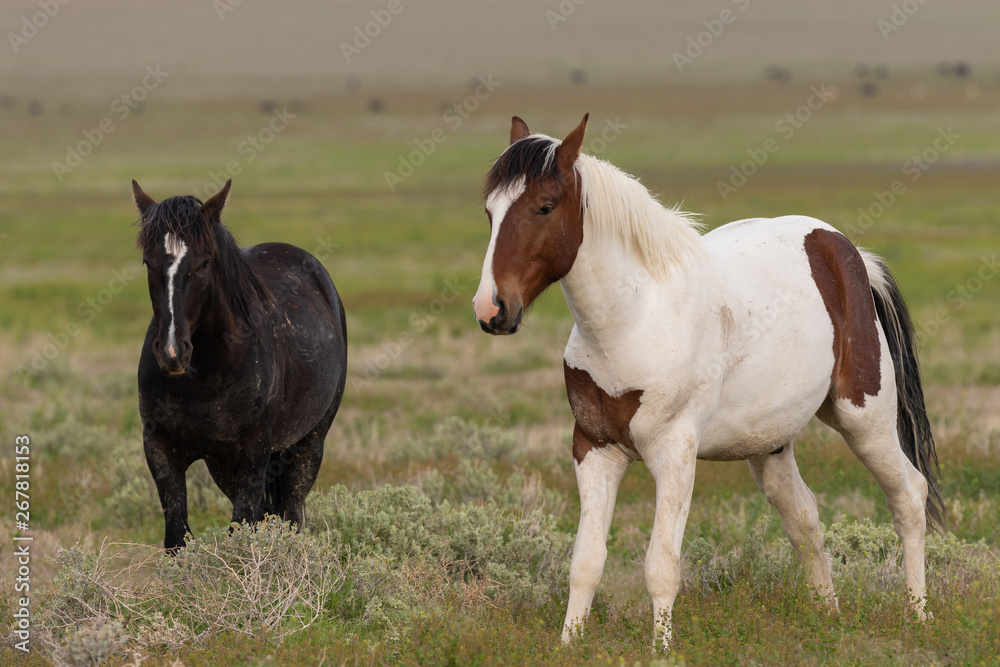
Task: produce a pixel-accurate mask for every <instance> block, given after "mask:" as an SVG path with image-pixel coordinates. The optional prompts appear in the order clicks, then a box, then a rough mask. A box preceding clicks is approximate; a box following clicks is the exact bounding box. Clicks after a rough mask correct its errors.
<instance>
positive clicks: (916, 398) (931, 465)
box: [863, 253, 947, 528]
mask: <svg viewBox="0 0 1000 667" xmlns="http://www.w3.org/2000/svg"><path fill="white" fill-rule="evenodd" d="M863 256H864V258H865V263H866V264H867V265H868V276H869V280H870V282H871V285H872V296H873V297H874V298H875V312H876V313H878V319H879V321H880V322H881V323H882V329H883V330H884V331H885V337H886V340H887V341H888V343H889V354H890V356H891V357H892V365H893V367H894V368H895V369H896V394H897V410H896V412H897V427H896V428H897V430H898V432H899V443H900V445H901V446H902V448H903V452H904V453H905V454H906V456H907V458H908V459H910V462H911V463H913V465H914V466H915V467H916V469H917V470H919V471H920V472H921V474H923V476H924V478H925V479H926V480H927V516H928V517H930V519H931V520H932V521H933V522H934V523H935V524H937V525H938V526H940V527H942V528H943V527H944V526H945V521H946V519H947V516H946V510H945V507H944V500H943V499H942V498H941V489H940V488H939V486H938V478H939V477H940V475H941V470H940V468H939V466H938V457H937V450H936V449H935V447H934V435H933V434H932V433H931V425H930V422H929V421H928V420H927V407H926V406H925V405H924V390H923V387H922V386H921V384H920V367H919V365H918V363H917V352H916V346H915V338H916V336H915V334H914V330H913V322H912V321H911V320H910V313H909V311H908V310H907V309H906V304H905V303H904V302H903V295H902V293H901V292H900V291H899V285H898V284H897V283H896V279H895V278H894V277H893V275H892V272H891V271H889V267H887V266H886V265H885V263H884V262H883V261H882V260H881V259H880V258H878V257H876V256H875V255H872V254H869V253H863Z"/></svg>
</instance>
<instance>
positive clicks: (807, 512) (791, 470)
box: [747, 443, 837, 610]
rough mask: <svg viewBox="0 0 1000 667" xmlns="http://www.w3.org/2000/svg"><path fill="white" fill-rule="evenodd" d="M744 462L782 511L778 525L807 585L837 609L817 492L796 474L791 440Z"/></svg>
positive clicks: (768, 498)
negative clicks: (824, 545)
mask: <svg viewBox="0 0 1000 667" xmlns="http://www.w3.org/2000/svg"><path fill="white" fill-rule="evenodd" d="M747 463H748V464H750V472H751V474H753V478H754V481H756V482H757V486H758V487H759V488H760V490H761V491H762V492H763V493H764V496H765V497H766V498H767V501H768V502H769V503H771V504H772V505H774V507H775V509H777V510H778V514H780V515H781V525H782V526H783V527H784V529H785V535H787V536H788V541H789V542H791V543H792V546H793V547H795V550H796V551H798V553H799V557H800V558H801V559H802V566H803V567H804V568H805V569H806V572H807V573H808V577H809V585H810V586H811V587H812V588H813V590H814V591H815V592H816V595H817V596H820V597H821V598H823V599H824V600H825V601H826V603H827V604H828V605H829V606H830V608H831V609H833V610H836V609H837V596H836V595H835V594H834V590H833V577H832V576H831V573H830V562H829V561H828V560H827V557H826V553H825V552H824V551H823V532H822V529H821V528H820V524H819V510H818V508H817V507H816V496H814V495H813V492H812V491H810V490H809V487H808V486H806V483H805V482H803V481H802V477H801V476H800V475H799V467H798V466H797V465H796V464H795V455H794V454H793V452H792V443H788V444H787V445H785V446H784V447H783V448H782V449H781V450H780V451H779V452H777V453H774V454H765V455H763V456H755V457H753V458H751V459H748V460H747Z"/></svg>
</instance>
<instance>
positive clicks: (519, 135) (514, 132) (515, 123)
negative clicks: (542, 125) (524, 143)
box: [510, 116, 531, 143]
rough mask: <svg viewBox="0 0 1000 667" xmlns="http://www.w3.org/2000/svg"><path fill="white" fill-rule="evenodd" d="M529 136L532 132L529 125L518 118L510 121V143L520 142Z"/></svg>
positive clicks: (515, 117)
mask: <svg viewBox="0 0 1000 667" xmlns="http://www.w3.org/2000/svg"><path fill="white" fill-rule="evenodd" d="M529 134H531V130H529V129H528V124H527V123H525V122H524V121H523V120H521V119H520V118H518V117H517V116H514V117H513V118H511V119H510V143H514V142H515V141H520V140H521V139H524V138H525V137H526V136H528V135H529Z"/></svg>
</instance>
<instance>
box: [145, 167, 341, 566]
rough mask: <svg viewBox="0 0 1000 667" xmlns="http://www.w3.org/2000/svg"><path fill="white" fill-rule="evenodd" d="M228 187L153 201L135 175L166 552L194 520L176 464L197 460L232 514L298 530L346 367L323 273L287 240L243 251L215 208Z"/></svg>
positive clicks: (152, 460) (150, 451) (148, 447)
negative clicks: (202, 197) (276, 520)
mask: <svg viewBox="0 0 1000 667" xmlns="http://www.w3.org/2000/svg"><path fill="white" fill-rule="evenodd" d="M229 186H230V182H227V183H226V185H225V187H223V188H222V190H221V191H220V192H219V193H218V194H217V195H215V196H214V197H212V198H211V199H209V200H208V201H207V202H205V203H204V204H202V203H201V202H200V201H199V200H198V199H196V198H194V197H171V198H170V199H165V200H164V201H162V202H160V203H156V202H154V201H153V200H152V199H151V198H150V197H149V196H148V195H147V194H146V193H145V192H143V191H142V188H140V187H139V184H138V183H136V182H135V181H132V191H133V195H134V196H135V204H136V206H137V207H138V208H139V213H140V215H141V217H140V219H139V221H138V222H137V223H136V224H138V225H139V226H140V231H139V235H138V239H137V242H136V245H137V246H138V247H139V249H141V250H142V261H143V264H145V265H146V267H147V275H148V280H149V297H150V300H151V301H152V304H153V319H152V321H151V322H150V323H149V329H148V330H147V331H146V340H145V342H144V343H143V346H142V355H141V356H140V358H139V412H140V414H141V416H142V426H143V434H142V435H143V448H144V450H145V453H146V462H147V463H148V464H149V470H150V472H152V473H153V479H154V480H155V481H156V489H157V491H158V492H159V494H160V503H161V504H162V506H163V518H164V521H165V523H166V530H165V536H164V539H163V545H164V546H165V547H166V548H167V549H168V550H169V551H171V552H174V551H175V550H176V549H178V548H180V547H182V546H184V535H185V533H186V532H188V531H189V527H188V518H187V489H186V481H185V473H186V471H187V469H188V467H189V466H190V465H191V464H192V463H193V462H195V461H197V460H198V459H204V460H205V463H206V464H207V465H208V470H209V472H210V473H211V474H212V479H214V480H215V483H216V484H218V485H219V488H220V489H222V491H223V493H225V494H226V496H227V497H228V498H229V500H230V501H232V503H233V521H234V522H242V521H248V522H256V521H260V520H261V519H263V518H264V515H265V514H273V515H277V516H279V517H281V518H282V519H284V520H287V521H290V522H292V523H294V524H296V525H297V526H298V527H299V529H300V530H301V528H302V521H303V511H304V508H305V497H306V494H308V493H309V490H310V489H311V488H312V485H313V483H314V482H315V481H316V475H317V474H318V472H319V466H320V463H321V462H322V460H323V440H324V438H325V437H326V433H327V431H328V430H329V429H330V424H331V423H332V422H333V418H334V416H335V415H336V414H337V408H339V407H340V399H341V397H342V396H343V393H344V382H345V379H346V375H347V328H346V324H345V318H344V307H343V304H342V303H341V301H340V297H339V296H338V294H337V290H336V288H335V287H334V286H333V281H331V280H330V275H329V274H328V273H327V272H326V269H324V268H323V266H322V265H321V264H320V263H319V261H317V260H316V259H315V258H314V257H313V256H312V255H310V254H309V253H307V252H306V251H304V250H302V249H301V248H296V247H295V246H291V245H287V244H284V243H262V244H261V245H257V246H254V247H252V248H246V249H242V250H241V249H240V247H239V246H238V245H237V244H236V241H235V239H233V237H232V235H231V234H230V233H229V230H228V229H226V227H225V225H223V224H222V220H221V214H222V209H223V207H224V206H225V204H226V197H227V196H228V195H229Z"/></svg>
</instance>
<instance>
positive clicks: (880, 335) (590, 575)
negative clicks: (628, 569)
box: [474, 116, 943, 645]
mask: <svg viewBox="0 0 1000 667" xmlns="http://www.w3.org/2000/svg"><path fill="white" fill-rule="evenodd" d="M586 124H587V117H586V116H585V117H584V119H583V121H582V122H581V123H580V125H579V126H578V127H577V128H576V129H575V130H573V131H572V132H570V133H569V135H568V136H567V137H566V138H565V139H564V140H563V141H559V140H557V139H553V138H552V137H548V136H545V135H541V134H532V133H531V132H529V130H528V127H527V125H526V124H525V123H524V121H522V120H521V119H520V118H517V117H516V116H515V117H514V119H513V124H512V126H511V132H510V146H509V147H508V148H507V150H506V151H504V153H503V154H502V155H501V156H500V157H499V158H498V159H497V160H496V162H495V163H494V164H493V167H492V169H491V170H490V172H489V174H488V176H487V178H486V186H485V198H486V213H487V215H488V216H489V219H490V226H491V234H490V242H489V247H488V249H487V251H486V258H485V261H484V263H483V273H482V280H481V282H480V285H479V291H478V292H477V293H476V296H475V299H474V306H475V313H476V318H477V319H478V320H479V324H480V326H481V327H482V328H483V330H484V331H487V332H489V333H491V334H513V333H516V332H517V331H518V329H519V327H520V324H521V318H522V315H523V313H524V310H525V308H527V307H528V306H530V305H531V302H532V301H533V300H534V299H535V298H536V297H537V296H538V295H539V294H541V293H542V291H543V290H545V289H546V288H547V287H548V286H549V285H551V284H552V283H554V282H556V281H561V282H562V289H563V293H564V295H565V297H566V302H567V304H568V305H569V309H570V312H571V313H572V315H573V319H574V320H575V326H574V327H573V332H572V334H571V335H570V339H569V342H568V343H567V345H566V353H565V359H564V362H563V363H564V368H565V374H566V390H567V393H568V395H569V402H570V406H571V407H572V409H573V416H574V417H575V418H576V426H575V428H574V431H573V457H574V459H575V467H576V476H577V483H578V486H579V491H580V527H579V531H578V533H577V537H576V545H575V547H574V549H573V559H572V564H571V567H570V595H569V608H568V609H567V612H566V622H565V625H564V626H563V640H564V641H569V639H570V638H571V636H572V634H573V632H574V630H575V628H576V626H577V625H578V624H579V623H580V622H581V620H582V619H583V617H584V616H586V614H587V613H588V611H589V609H590V604H591V601H592V599H593V596H594V591H595V590H596V588H597V586H598V584H599V583H600V579H601V573H602V571H603V569H604V562H605V559H606V556H607V548H606V546H605V543H606V540H607V535H608V529H609V527H610V524H611V517H612V514H613V513H614V506H615V496H616V493H617V490H618V485H619V483H620V482H621V479H622V477H623V475H624V474H625V470H626V468H627V467H628V465H629V464H630V463H632V462H633V461H637V460H642V461H645V463H646V465H647V466H648V467H649V470H650V472H651V473H652V475H653V478H654V479H655V481H656V517H655V520H654V523H653V530H652V534H651V535H650V541H649V548H648V552H647V555H646V567H645V575H646V585H647V588H648V590H649V593H650V595H651V596H652V598H653V614H654V623H655V627H656V632H655V641H656V642H657V644H660V645H666V644H667V642H668V641H669V639H670V616H671V610H672V608H673V605H674V599H675V598H676V596H677V592H678V589H679V587H680V583H681V576H680V557H681V544H682V538H683V535H684V525H685V522H686V520H687V515H688V509H689V507H690V503H691V491H692V488H693V485H694V477H695V461H696V460H697V459H707V460H721V461H728V460H741V459H745V460H746V461H747V462H748V463H749V464H750V472H751V473H752V474H753V478H754V480H755V481H756V482H757V485H758V486H759V487H760V489H761V491H763V492H764V494H765V496H766V497H767V500H768V501H769V502H770V503H771V504H772V505H774V506H775V507H776V508H777V510H778V512H779V513H780V515H781V520H782V524H783V526H784V529H785V533H786V534H787V536H788V539H789V540H790V541H791V543H792V544H793V545H794V546H795V548H796V550H797V551H799V552H800V553H801V554H802V557H803V564H804V566H805V568H806V570H807V576H808V581H809V584H810V585H811V587H812V588H813V589H814V590H815V591H816V594H817V595H818V596H819V597H821V598H823V599H825V601H826V602H827V604H829V605H830V607H831V609H833V610H835V609H836V607H837V598H836V596H835V594H834V590H833V580H832V578H831V574H830V564H829V561H828V559H827V557H826V555H825V554H824V552H823V537H822V533H821V529H820V523H819V516H818V512H817V507H816V499H815V496H814V495H813V494H812V492H811V491H810V490H809V488H808V487H807V486H806V485H805V483H804V482H803V481H802V478H801V477H800V476H799V471H798V467H797V466H796V463H795V458H794V454H793V445H792V443H793V440H794V439H795V436H796V434H798V433H799V431H801V430H802V428H803V427H804V426H805V425H806V423H807V422H808V421H809V419H810V418H811V417H812V416H813V415H816V416H818V417H819V419H821V420H822V421H823V422H825V423H826V424H828V425H830V426H832V427H833V428H835V429H836V430H837V431H839V432H840V433H841V434H842V435H843V436H844V438H845V439H846V441H847V444H848V445H849V446H850V448H851V450H852V451H853V452H854V453H855V455H857V457H858V458H859V459H860V460H861V461H862V463H864V465H865V466H866V467H867V468H868V470H869V471H871V473H872V475H873V476H874V477H875V479H876V480H877V482H878V484H879V485H880V486H881V488H882V490H883V491H884V492H885V494H886V498H887V501H888V505H889V508H890V509H891V510H892V516H893V522H894V524H895V528H896V532H897V533H898V534H899V537H900V539H901V540H902V544H903V560H904V567H905V572H906V585H907V587H908V589H909V595H910V601H911V602H910V604H911V607H912V609H913V610H914V611H915V612H916V613H917V614H918V615H919V616H920V617H921V618H923V617H924V610H923V609H924V601H925V585H924V534H925V530H926V525H927V516H930V517H931V518H932V519H934V520H941V519H943V516H942V515H943V506H942V503H941V496H940V493H939V491H938V488H937V481H936V479H935V474H936V470H937V455H936V453H935V450H934V440H933V437H932V435H931V431H930V426H929V424H928V420H927V415H926V410H925V407H924V400H923V391H922V389H921V385H920V376H919V370H918V367H917V360H916V354H915V350H914V334H913V327H912V324H911V322H910V317H909V314H908V312H907V310H906V307H905V305H904V303H903V299H902V296H901V294H900V292H899V288H898V286H897V285H896V283H895V280H894V279H893V277H892V275H891V274H890V273H889V271H888V269H887V268H886V266H885V265H884V264H883V263H882V261H881V260H880V259H879V258H878V257H876V256H875V255H872V254H870V253H867V252H865V251H863V250H859V249H858V248H856V247H855V246H854V245H853V244H852V243H851V242H850V241H848V240H847V238H845V237H844V236H843V235H842V234H840V233H839V232H837V231H836V230H835V229H834V228H832V227H831V226H829V225H827V224H825V223H823V222H821V221H819V220H816V219H814V218H808V217H804V216H785V217H780V218H773V219H763V218H758V219H750V220H740V221H738V222H733V223H730V224H728V225H725V226H723V227H720V228H718V229H716V230H714V231H712V232H711V233H708V234H705V235H701V234H699V231H698V226H697V224H696V223H695V222H694V220H693V217H692V216H691V215H690V214H687V213H683V212H681V211H678V210H675V209H669V208H665V207H664V206H662V205H661V204H660V203H659V202H658V201H657V200H656V199H655V198H653V197H652V196H651V195H650V194H649V192H648V191H647V190H646V188H645V187H643V186H642V185H641V184H640V183H639V182H638V181H637V180H636V179H634V178H632V177H631V176H629V175H628V174H625V173H624V172H622V171H620V170H619V169H617V168H616V167H614V166H613V165H611V164H608V163H607V162H603V161H601V160H598V159H596V158H594V157H591V156H589V155H582V154H580V146H581V144H582V142H583V137H584V132H585V129H586ZM928 490H930V494H928Z"/></svg>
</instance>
